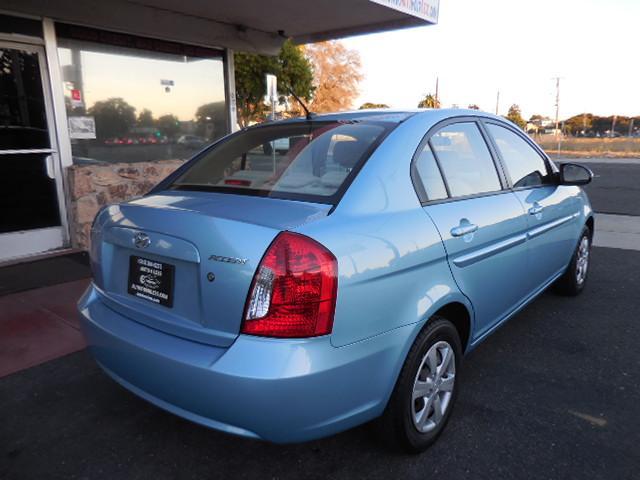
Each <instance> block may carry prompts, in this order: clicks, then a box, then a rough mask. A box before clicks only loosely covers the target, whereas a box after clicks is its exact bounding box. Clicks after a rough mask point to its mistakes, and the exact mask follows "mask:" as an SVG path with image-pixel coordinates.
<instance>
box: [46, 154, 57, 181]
mask: <svg viewBox="0 0 640 480" xmlns="http://www.w3.org/2000/svg"><path fill="white" fill-rule="evenodd" d="M44 165H45V168H46V169H47V176H48V177H49V178H50V179H51V180H55V179H56V169H55V167H54V164H53V155H47V156H46V157H45V159H44Z"/></svg>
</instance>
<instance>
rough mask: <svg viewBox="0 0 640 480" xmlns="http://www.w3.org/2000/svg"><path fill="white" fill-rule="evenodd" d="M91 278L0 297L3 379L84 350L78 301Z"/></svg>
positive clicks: (0, 364)
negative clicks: (78, 315)
mask: <svg viewBox="0 0 640 480" xmlns="http://www.w3.org/2000/svg"><path fill="white" fill-rule="evenodd" d="M88 284H89V279H83V280H76V281H73V282H67V283H61V284H58V285H54V286H50V287H44V288H38V289H35V290H28V291H24V292H19V293H13V294H9V295H5V296H2V297H0V378H1V377H4V376H5V375H9V374H11V373H14V372H17V371H20V370H23V369H26V368H29V367H32V366H34V365H38V364H40V363H43V362H47V361H49V360H53V359H54V358H58V357H61V356H63V355H67V354H69V353H72V352H75V351H78V350H82V349H83V348H84V347H85V343H84V340H83V338H82V335H81V334H80V331H79V324H78V320H77V315H76V302H77V301H78V298H80V295H82V292H83V291H84V290H85V288H86V287H87V285H88Z"/></svg>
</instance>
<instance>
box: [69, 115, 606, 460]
mask: <svg viewBox="0 0 640 480" xmlns="http://www.w3.org/2000/svg"><path fill="white" fill-rule="evenodd" d="M185 137H186V136H185ZM283 139H286V141H284V140H283ZM185 141H186V140H185ZM265 144H268V145H278V146H280V147H281V148H270V149H266V150H268V151H266V152H265V148H264V145H265ZM285 145H286V146H287V148H284V146H285ZM591 178H592V175H591V172H590V171H589V170H588V169H586V168H584V167H582V166H579V165H576V164H570V163H569V164H564V165H560V166H556V165H555V164H554V163H553V162H552V161H551V160H550V159H549V158H548V157H547V156H546V155H545V154H544V152H543V151H542V150H541V149H540V148H538V147H537V146H536V144H535V143H533V142H532V141H531V140H530V139H529V138H528V137H527V136H526V135H525V134H524V133H523V132H522V131H521V130H520V129H519V128H517V127H516V126H515V125H513V124H511V123H509V122H507V121H505V120H504V119H502V118H500V117H496V116H492V115H489V114H485V113H481V112H479V111H476V110H468V111H467V110H425V111H413V112H393V111H386V110H383V111H372V110H367V111H359V112H352V113H342V114H335V115H322V116H315V117H313V118H312V119H311V120H305V119H296V120H288V121H282V122H275V123H270V124H265V125H262V126H256V127H251V128H248V129H246V130H243V131H241V132H238V133H235V134H233V135H230V136H228V137H226V138H225V139H223V140H222V141H220V142H218V143H216V144H214V145H213V146H211V147H209V148H207V149H205V150H204V151H202V152H200V153H199V154H198V155H197V156H195V157H194V158H193V159H192V160H191V161H189V162H187V163H186V164H185V165H184V166H183V167H181V168H180V169H178V170H177V171H176V172H175V173H173V174H172V175H171V176H169V177H168V178H167V179H166V180H164V181H163V182H161V183H160V184H159V185H158V186H157V187H156V188H155V189H153V190H152V191H151V192H150V193H149V194H148V195H146V196H144V197H143V198H140V199H138V200H134V201H130V202H125V203H122V204H120V205H112V206H109V207H107V208H105V209H103V210H102V211H101V212H100V213H99V214H98V216H97V218H96V220H95V222H94V224H93V227H92V229H91V235H92V241H91V264H92V268H93V272H94V279H93V283H92V284H91V286H90V287H89V289H88V290H87V292H86V293H85V294H84V296H83V297H82V299H81V300H80V302H79V311H80V317H81V324H82V329H83V332H84V335H85V337H86V340H87V343H88V345H89V347H90V349H91V351H92V353H93V355H94V356H95V358H96V360H97V361H98V363H99V364H100V366H101V367H102V368H103V369H104V370H105V372H107V374H109V375H110V376H111V377H112V378H113V379H115V380H116V381H117V382H119V383H120V384H122V385H123V386H124V387H125V388H127V389H129V390H131V391H132V392H134V393H136V394H137V395H139V396H141V397H142V398H144V399H146V400H148V401H149V402H151V403H153V404H155V405H157V406H159V407H161V408H163V409H166V410H168V411H170V412H173V413H175V414H176V415H180V416H182V417H184V418H187V419H189V420H191V421H194V422H196V423H199V424H202V425H206V426H208V427H211V428H215V429H218V430H222V431H225V432H228V433H233V434H236V435H243V436H247V437H252V438H260V439H264V440H269V441H273V442H300V441H305V440H310V439H314V438H319V437H323V436H327V435H331V434H334V433H336V432H339V431H342V430H345V429H348V428H351V427H354V426H356V425H359V424H362V423H364V422H368V421H371V420H374V419H375V420H376V425H377V427H378V430H379V432H381V435H382V437H383V438H384V439H386V440H389V441H390V442H392V443H393V444H396V445H401V446H402V447H404V448H405V449H406V450H408V451H410V452H419V451H422V450H424V449H426V448H427V447H428V446H429V445H431V444H432V443H433V442H434V441H435V439H436V438H437V437H438V435H439V434H440V433H441V432H442V429H443V428H444V427H445V425H446V424H447V421H448V420H449V418H450V416H451V412H452V409H453V405H454V404H455V401H456V397H457V395H458V392H459V389H460V388H461V386H460V382H459V374H460V369H461V367H462V359H463V357H464V356H465V355H466V354H468V353H469V352H470V351H472V350H473V349H474V348H475V347H476V346H477V345H479V344H480V343H481V342H482V341H483V340H484V339H485V338H487V336H488V335H490V334H491V333H492V332H493V331H495V330H496V329H497V328H498V327H499V326H500V325H502V324H503V323H504V322H505V321H507V320H508V319H510V318H511V317H513V316H514V314H515V313H517V312H518V311H519V310H520V309H522V308H523V307H524V306H525V305H527V304H528V303H529V302H531V301H532V300H533V299H534V298H535V297H536V296H537V295H539V294H540V293H541V292H543V291H544V290H545V289H546V288H547V287H549V286H551V285H554V286H555V287H556V288H557V289H559V290H560V291H562V292H564V293H566V294H569V295H576V294H578V293H580V292H581V291H582V290H583V288H584V286H585V283H586V280H587V274H588V269H589V259H590V256H589V255H590V247H591V238H592V234H593V231H594V219H593V213H592V210H591V207H590V205H589V201H588V199H587V196H586V194H585V193H584V192H583V190H582V189H581V188H580V185H583V184H586V183H588V182H589V181H590V180H591ZM559 321H561V320H559ZM522 341H523V342H526V341H527V339H526V338H523V339H522ZM504 401H508V399H505V400H504ZM535 407H536V406H535V405H531V410H534V409H535ZM503 420H506V421H508V419H503ZM478 441H482V439H481V438H479V439H478Z"/></svg>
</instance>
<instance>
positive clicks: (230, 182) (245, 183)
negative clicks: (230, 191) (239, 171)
mask: <svg viewBox="0 0 640 480" xmlns="http://www.w3.org/2000/svg"><path fill="white" fill-rule="evenodd" d="M224 184H225V185H237V186H239V187H250V186H251V181H250V180H238V179H237V178H228V179H227V180H225V181H224Z"/></svg>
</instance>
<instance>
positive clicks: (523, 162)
mask: <svg viewBox="0 0 640 480" xmlns="http://www.w3.org/2000/svg"><path fill="white" fill-rule="evenodd" d="M487 128H488V129H489V132H491V135H492V136H493V138H494V140H495V142H496V145H497V146H498V150H500V154H501V156H502V159H503V160H504V163H505V164H506V167H507V170H508V171H509V175H510V176H511V181H512V182H513V186H514V187H516V188H518V187H535V186H537V185H543V184H545V183H549V180H550V178H551V177H550V175H549V172H548V171H547V166H546V165H545V163H544V160H543V159H542V157H541V156H540V155H539V154H538V152H536V151H535V150H534V149H533V148H532V147H531V145H529V144H528V143H527V142H526V141H525V140H524V139H522V138H520V136H518V135H517V134H515V133H514V132H512V131H511V130H509V129H508V128H505V127H501V126H500V125H495V124H492V123H489V124H487Z"/></svg>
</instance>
